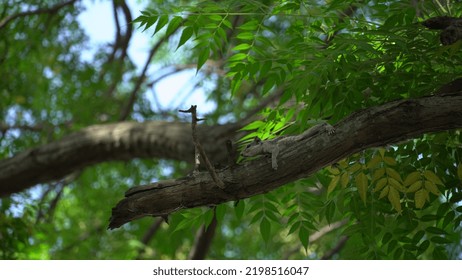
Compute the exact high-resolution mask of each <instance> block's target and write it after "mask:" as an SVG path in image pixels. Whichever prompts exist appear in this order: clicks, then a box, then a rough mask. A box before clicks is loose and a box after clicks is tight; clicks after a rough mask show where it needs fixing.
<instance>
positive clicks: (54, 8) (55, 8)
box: [0, 0, 77, 29]
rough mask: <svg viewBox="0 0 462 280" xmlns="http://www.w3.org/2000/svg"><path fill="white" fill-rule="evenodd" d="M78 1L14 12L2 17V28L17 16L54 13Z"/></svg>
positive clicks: (72, 0) (73, 0)
mask: <svg viewBox="0 0 462 280" xmlns="http://www.w3.org/2000/svg"><path fill="white" fill-rule="evenodd" d="M76 1H77V0H70V1H67V2H64V3H60V4H57V5H54V6H52V7H50V8H42V9H36V10H33V11H27V12H21V13H17V14H14V15H10V16H7V17H6V18H4V19H2V20H1V21H0V29H2V28H3V27H5V26H6V25H7V24H8V23H10V21H13V20H15V19H17V18H20V17H25V16H30V15H39V14H54V13H56V12H57V11H58V10H59V9H61V8H63V7H65V6H68V5H72V4H74V3H75V2H76Z"/></svg>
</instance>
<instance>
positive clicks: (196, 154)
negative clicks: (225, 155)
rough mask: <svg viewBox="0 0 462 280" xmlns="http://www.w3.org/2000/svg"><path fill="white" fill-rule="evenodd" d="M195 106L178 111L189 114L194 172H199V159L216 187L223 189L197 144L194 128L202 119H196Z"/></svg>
mask: <svg viewBox="0 0 462 280" xmlns="http://www.w3.org/2000/svg"><path fill="white" fill-rule="evenodd" d="M196 109H197V106H196V105H191V108H189V109H188V110H179V111H180V112H182V113H191V115H192V117H191V128H192V138H193V143H194V148H195V149H194V157H195V170H196V171H198V170H199V165H200V160H199V157H200V158H202V161H203V163H204V165H205V167H206V168H207V170H208V171H209V173H210V175H211V176H212V179H213V181H214V182H215V183H216V184H217V186H218V187H219V188H220V189H224V188H225V184H224V183H223V181H222V180H220V178H218V175H217V173H216V172H215V169H214V168H213V166H212V164H211V163H210V160H209V159H208V157H207V155H206V154H205V151H204V149H203V148H202V145H201V143H200V142H199V139H198V138H197V131H196V126H197V122H198V121H202V120H203V119H198V118H197V111H196Z"/></svg>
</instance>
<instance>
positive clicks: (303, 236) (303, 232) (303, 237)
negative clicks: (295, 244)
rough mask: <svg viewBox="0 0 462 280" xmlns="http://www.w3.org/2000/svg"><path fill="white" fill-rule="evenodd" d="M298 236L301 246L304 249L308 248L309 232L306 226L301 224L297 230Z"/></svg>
mask: <svg viewBox="0 0 462 280" xmlns="http://www.w3.org/2000/svg"><path fill="white" fill-rule="evenodd" d="M298 237H299V238H300V242H301V243H302V245H303V248H305V250H306V249H307V248H308V245H309V241H310V233H309V231H308V229H307V228H305V227H304V226H301V227H300V229H299V231H298Z"/></svg>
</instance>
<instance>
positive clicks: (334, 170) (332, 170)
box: [326, 166, 340, 175]
mask: <svg viewBox="0 0 462 280" xmlns="http://www.w3.org/2000/svg"><path fill="white" fill-rule="evenodd" d="M326 169H327V171H329V172H330V174H332V175H339V174H340V170H339V169H338V168H337V167H331V166H329V167H327V168H326Z"/></svg>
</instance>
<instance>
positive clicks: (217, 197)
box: [109, 93, 462, 229]
mask: <svg viewBox="0 0 462 280" xmlns="http://www.w3.org/2000/svg"><path fill="white" fill-rule="evenodd" d="M461 127H462V95H460V94H459V93H455V94H448V95H445V96H442V95H439V96H429V97H422V98H419V99H407V100H398V101H393V102H389V103H386V104H384V105H381V106H377V107H372V108H368V109H365V110H362V111H359V112H356V113H354V114H352V115H351V116H349V117H347V118H345V119H344V120H342V121H341V122H339V123H338V124H336V125H335V129H336V133H335V134H334V135H328V134H327V133H325V132H320V133H318V134H316V135H313V136H312V137H311V138H308V139H303V140H301V141H299V142H297V143H294V144H293V145H291V146H290V147H288V148H286V149H282V150H281V151H280V153H279V156H278V163H279V168H278V169H277V170H273V169H272V168H271V159H270V158H268V157H259V158H256V159H254V160H251V161H247V162H244V163H242V164H240V165H238V166H236V167H234V168H224V169H221V170H217V174H218V176H219V177H220V179H221V180H222V181H223V182H224V183H225V189H224V190H222V189H220V188H218V187H217V186H216V184H215V183H214V181H213V180H212V178H211V177H210V175H209V174H208V173H207V172H201V173H197V174H195V175H194V176H191V177H187V178H182V179H179V180H169V181H168V182H165V183H164V182H159V183H155V184H151V185H146V186H143V187H137V188H136V189H131V190H129V191H128V192H127V193H126V197H125V198H124V199H122V200H121V201H120V202H119V203H118V204H117V205H116V206H115V207H114V208H113V209H112V217H111V220H110V224H109V228H111V229H113V228H117V227H120V226H121V225H123V224H125V223H128V222H130V221H133V220H135V219H138V218H141V217H144V216H161V215H168V214H170V213H172V212H174V211H177V210H180V209H183V208H192V207H198V206H206V205H208V206H210V205H217V204H220V203H224V202H227V201H232V200H238V199H244V198H248V197H251V196H254V195H258V194H262V193H266V192H269V191H271V190H273V189H275V188H278V187H280V186H282V185H284V184H286V183H289V182H292V181H294V180H297V179H299V178H303V177H307V176H309V175H311V174H313V173H314V172H316V171H317V170H319V169H321V168H323V167H325V166H327V165H330V164H333V163H335V162H337V161H339V160H340V159H342V158H345V157H347V156H349V155H352V154H354V153H357V152H359V151H361V150H364V149H367V148H371V147H379V146H385V145H388V144H392V143H397V142H400V141H403V140H405V139H409V138H412V137H417V136H419V135H422V134H423V133H428V132H437V131H443V130H450V129H455V128H461Z"/></svg>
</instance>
